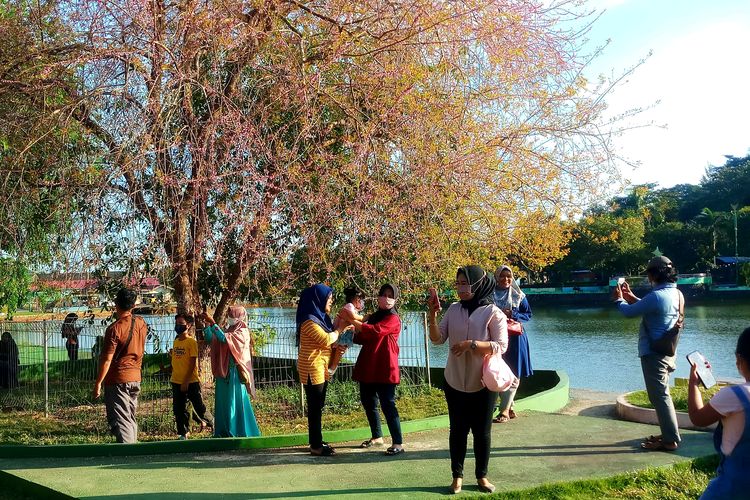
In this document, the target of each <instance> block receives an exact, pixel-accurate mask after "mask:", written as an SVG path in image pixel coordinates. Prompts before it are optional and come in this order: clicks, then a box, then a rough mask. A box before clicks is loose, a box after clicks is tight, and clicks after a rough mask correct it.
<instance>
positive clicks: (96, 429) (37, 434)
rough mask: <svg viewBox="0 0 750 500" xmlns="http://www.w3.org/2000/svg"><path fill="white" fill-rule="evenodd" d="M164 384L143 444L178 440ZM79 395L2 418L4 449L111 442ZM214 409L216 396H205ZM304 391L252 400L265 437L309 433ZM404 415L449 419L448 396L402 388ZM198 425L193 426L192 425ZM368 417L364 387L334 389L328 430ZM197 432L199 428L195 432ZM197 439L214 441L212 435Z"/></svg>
mask: <svg viewBox="0 0 750 500" xmlns="http://www.w3.org/2000/svg"><path fill="white" fill-rule="evenodd" d="M163 387H164V384H163V383H161V382H159V381H155V380H151V381H149V380H144V383H143V384H142V386H141V388H142V396H141V397H140V398H139V401H138V425H139V440H141V441H159V440H168V439H174V438H175V436H176V432H175V423H174V416H173V414H172V397H171V392H170V391H169V390H165V389H164V388H163ZM77 390H78V391H79V392H80V394H78V395H77V396H72V395H70V394H69V395H67V398H68V402H70V401H73V400H75V399H76V398H80V400H79V401H78V403H77V404H75V405H74V406H69V407H68V406H62V405H60V406H57V407H55V408H54V412H53V414H52V415H50V416H49V417H45V416H44V415H43V413H41V412H31V411H13V412H3V413H0V444H74V443H76V444H77V443H109V442H112V441H113V438H112V437H111V436H110V434H109V429H108V427H107V424H106V419H105V410H104V405H103V404H102V403H101V401H99V402H96V403H92V402H91V401H90V396H89V393H90V391H91V387H90V385H88V384H86V386H85V387H80V388H79V389H77ZM203 398H204V401H206V404H207V405H208V406H209V407H212V406H213V393H212V392H211V391H210V390H205V389H204V391H203ZM299 398H300V390H299V386H296V385H295V386H275V387H269V388H266V389H259V390H258V396H257V398H256V399H255V400H253V408H254V410H255V414H256V417H257V419H258V425H259V427H260V429H261V432H262V433H263V435H265V436H273V435H280V434H293V433H304V432H307V417H306V416H305V415H304V414H303V413H302V411H301V407H300V400H299ZM397 405H398V409H399V413H400V415H401V420H402V421H407V420H416V419H420V418H426V417H433V416H437V415H444V414H445V413H446V412H447V407H446V404H445V397H444V396H443V392H442V391H440V390H439V389H435V388H430V387H427V386H424V387H411V388H410V387H403V388H401V387H400V388H399V392H398V401H397ZM193 425H194V424H193ZM366 426H367V418H366V417H365V414H364V411H363V410H362V408H361V405H360V402H359V386H358V384H356V383H354V382H334V383H332V384H330V386H329V389H328V394H327V397H326V410H325V412H324V414H323V429H324V430H339V429H351V428H356V427H366ZM195 430H197V428H195V429H194V431H195ZM193 436H194V437H210V436H209V434H208V432H207V431H204V433H203V434H202V435H200V434H195V433H194V434H193Z"/></svg>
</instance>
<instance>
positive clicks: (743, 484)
mask: <svg viewBox="0 0 750 500" xmlns="http://www.w3.org/2000/svg"><path fill="white" fill-rule="evenodd" d="M735 357H736V363H737V370H738V371H739V372H740V375H742V378H744V379H745V383H744V384H740V385H734V386H730V387H724V388H723V389H721V390H720V391H719V392H717V393H716V394H714V396H713V397H712V398H711V401H709V402H708V404H706V405H705V406H704V404H703V397H702V395H701V391H700V389H699V388H698V384H699V383H701V380H700V377H699V376H698V372H699V367H698V366H697V365H691V368H690V382H689V386H688V415H690V421H691V422H692V423H693V424H694V425H698V426H700V427H707V426H709V425H711V424H713V423H715V422H719V425H718V426H717V427H716V431H714V446H715V447H716V452H717V453H718V454H719V456H720V457H721V462H720V463H719V467H718V469H716V477H715V478H714V479H712V480H711V482H710V483H708V487H707V488H706V491H704V492H703V495H702V496H701V499H703V500H709V499H722V500H725V499H730V500H731V499H740V498H747V495H748V492H749V491H750V475H748V474H747V471H748V470H750V418H748V416H750V328H746V329H745V331H743V332H742V334H741V335H740V338H739V339H738V340H737V350H736V351H735Z"/></svg>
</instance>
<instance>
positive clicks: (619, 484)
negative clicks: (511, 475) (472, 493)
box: [488, 456, 719, 500]
mask: <svg viewBox="0 0 750 500" xmlns="http://www.w3.org/2000/svg"><path fill="white" fill-rule="evenodd" d="M718 464H719V458H718V456H711V457H703V458H696V459H695V460H692V461H690V462H682V463H679V464H676V465H673V466H671V467H660V468H648V469H644V470H640V471H635V472H631V473H628V474H619V475H617V476H612V477H608V478H604V479H588V480H582V481H571V482H565V483H552V484H546V485H543V486H539V487H537V488H531V489H527V490H520V491H512V492H503V493H496V494H494V495H491V496H490V497H488V498H492V499H508V500H510V499H514V500H515V499H521V500H526V499H545V500H573V499H592V498H593V499H600V498H627V499H631V500H632V499H644V500H646V499H648V500H651V499H654V498H658V499H660V500H688V499H690V500H694V499H696V498H698V497H699V496H700V494H701V493H702V492H703V490H705V489H706V485H707V484H708V481H709V480H710V479H711V477H713V474H714V471H715V470H716V466H717V465H718Z"/></svg>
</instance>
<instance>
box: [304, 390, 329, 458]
mask: <svg viewBox="0 0 750 500" xmlns="http://www.w3.org/2000/svg"><path fill="white" fill-rule="evenodd" d="M307 381H308V383H307V384H305V385H304V386H303V387H304V388H305V397H306V398H307V439H308V441H309V442H310V448H320V447H321V446H323V422H322V420H323V407H324V406H325V405H326V391H327V390H328V382H323V383H322V384H316V385H312V384H311V383H310V378H309V377H308V379H307Z"/></svg>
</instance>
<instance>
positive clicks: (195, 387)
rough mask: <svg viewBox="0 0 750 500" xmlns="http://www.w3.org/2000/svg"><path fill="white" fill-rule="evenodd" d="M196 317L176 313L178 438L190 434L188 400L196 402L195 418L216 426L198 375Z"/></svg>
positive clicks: (174, 390)
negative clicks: (191, 333) (202, 394)
mask: <svg viewBox="0 0 750 500" xmlns="http://www.w3.org/2000/svg"><path fill="white" fill-rule="evenodd" d="M194 324H195V320H194V319H193V317H192V316H189V315H187V314H178V315H177V316H175V326H174V331H175V333H176V334H177V338H175V339H174V345H173V347H172V378H171V382H172V409H173V410H174V418H175V420H176V421H177V434H178V435H179V438H178V439H187V438H188V436H189V435H190V432H189V430H190V427H189V424H190V415H189V414H188V412H187V402H188V400H190V402H191V403H193V411H194V413H193V419H194V420H195V421H196V422H199V423H200V424H201V429H203V426H204V425H206V424H208V426H209V427H210V428H211V429H213V426H214V422H213V416H212V415H211V413H210V412H209V411H208V410H207V409H206V405H205V404H203V397H202V396H201V384H200V379H199V378H198V342H196V340H195V338H194V337H193V336H191V335H190V332H191V331H192V329H193V326H194Z"/></svg>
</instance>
